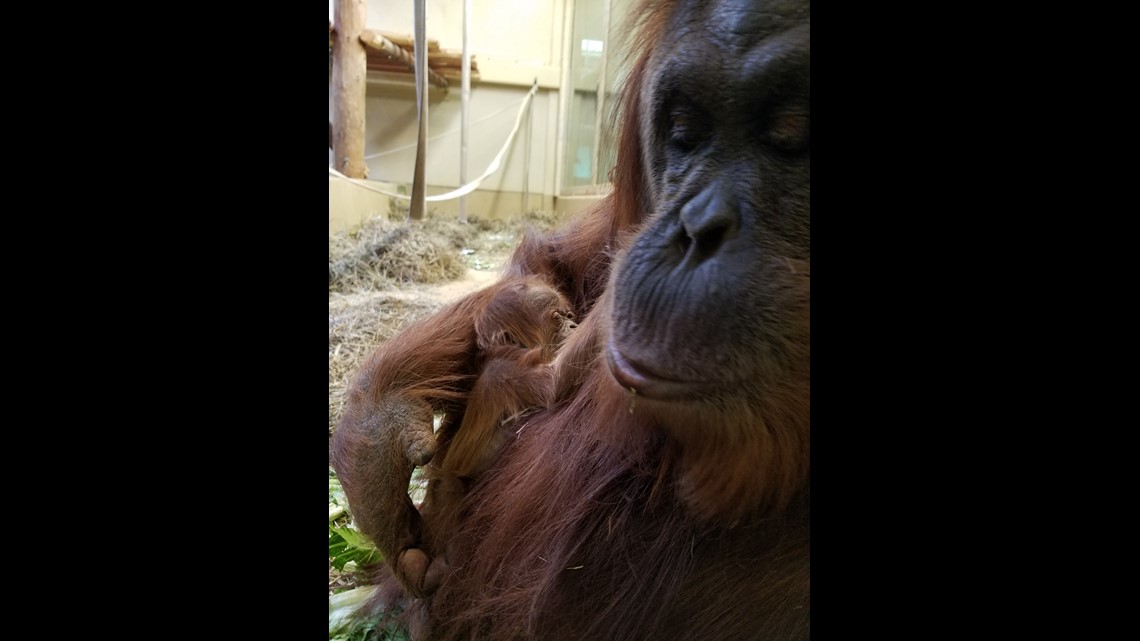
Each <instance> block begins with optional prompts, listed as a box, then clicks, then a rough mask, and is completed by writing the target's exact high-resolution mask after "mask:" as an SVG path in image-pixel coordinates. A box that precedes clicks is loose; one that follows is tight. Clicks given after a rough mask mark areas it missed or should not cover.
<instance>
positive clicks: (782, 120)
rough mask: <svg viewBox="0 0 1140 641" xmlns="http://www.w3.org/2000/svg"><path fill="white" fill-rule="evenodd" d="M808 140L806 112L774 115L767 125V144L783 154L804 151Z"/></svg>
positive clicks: (809, 123) (808, 127)
mask: <svg viewBox="0 0 1140 641" xmlns="http://www.w3.org/2000/svg"><path fill="white" fill-rule="evenodd" d="M810 140H811V120H810V117H809V116H808V113H807V112H806V111H788V112H783V113H779V114H776V116H775V117H773V118H772V120H771V122H770V123H769V124H768V142H769V143H770V144H771V145H772V146H773V147H775V148H776V149H777V150H779V151H782V152H784V153H788V154H793V153H799V152H802V151H806V150H807V147H808V144H809V142H810Z"/></svg>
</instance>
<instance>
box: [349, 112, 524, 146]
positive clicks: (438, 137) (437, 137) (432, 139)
mask: <svg viewBox="0 0 1140 641" xmlns="http://www.w3.org/2000/svg"><path fill="white" fill-rule="evenodd" d="M525 101H526V96H523V97H522V98H521V99H519V100H517V101H515V102H512V103H511V104H509V105H507V106H506V107H503V108H502V109H497V110H495V111H492V112H491V113H489V114H487V115H486V116H483V117H482V118H480V119H478V120H472V121H471V124H473V125H477V124H479V123H481V122H487V121H488V120H490V119H492V118H494V117H495V116H497V115H499V114H501V113H503V112H505V111H509V110H511V109H512V108H513V107H516V106H518V105H521V104H522V103H523V102H525ZM457 133H459V129H452V130H451V131H445V132H443V133H441V134H436V135H434V136H431V137H430V138H428V142H435V141H437V140H441V139H443V138H446V137H448V136H452V135H454V134H457ZM415 148H416V143H414V142H413V143H411V144H410V145H404V146H403V147H393V148H391V149H387V150H385V151H378V152H376V153H374V154H368V155H367V156H365V157H364V159H365V160H373V159H375V158H379V157H380V156H390V155H392V154H397V153H400V152H401V151H407V150H409V149H415Z"/></svg>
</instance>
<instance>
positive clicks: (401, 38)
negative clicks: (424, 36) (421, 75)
mask: <svg viewBox="0 0 1140 641" xmlns="http://www.w3.org/2000/svg"><path fill="white" fill-rule="evenodd" d="M376 33H379V34H380V35H382V36H384V37H385V38H387V39H388V40H390V41H392V43H393V44H395V45H397V46H399V47H401V48H403V49H406V50H407V51H411V50H412V48H413V47H414V46H415V38H414V37H413V36H412V34H410V33H396V32H394V31H377V32H376ZM433 51H439V40H436V39H435V38H428V53H429V54H430V53H431V52H433Z"/></svg>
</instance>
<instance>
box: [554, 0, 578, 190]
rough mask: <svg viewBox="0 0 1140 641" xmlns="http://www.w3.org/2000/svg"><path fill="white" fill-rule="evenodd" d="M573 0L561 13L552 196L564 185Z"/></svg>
mask: <svg viewBox="0 0 1140 641" xmlns="http://www.w3.org/2000/svg"><path fill="white" fill-rule="evenodd" d="M573 41H574V0H566V8H565V10H564V11H563V12H562V74H561V77H560V78H561V79H560V82H559V84H558V142H557V144H556V145H555V147H556V149H555V152H554V183H555V184H554V196H555V197H556V198H557V197H558V196H561V195H562V193H563V190H564V188H565V185H566V178H565V176H563V174H564V173H566V154H567V153H568V151H567V149H566V148H567V146H568V144H567V142H566V139H567V137H568V136H569V134H568V132H567V129H568V127H569V121H570V102H571V98H572V97H573V96H574V87H573V86H572V82H573V81H572V79H571V76H570V67H571V66H572V65H573V60H574V49H573Z"/></svg>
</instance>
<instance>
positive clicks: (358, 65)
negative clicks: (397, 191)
mask: <svg viewBox="0 0 1140 641" xmlns="http://www.w3.org/2000/svg"><path fill="white" fill-rule="evenodd" d="M367 17H368V3H367V0H336V7H335V12H334V14H333V20H334V25H333V28H334V31H335V35H336V39H335V41H334V43H333V122H332V128H333V135H332V139H333V140H332V142H333V145H332V146H333V158H334V161H333V166H334V167H335V168H336V170H337V171H339V172H340V173H342V174H344V175H345V176H348V177H349V178H365V177H367V172H366V167H365V164H364V90H365V76H366V74H367V73H368V70H367V66H368V59H367V55H366V54H365V52H364V45H363V44H361V42H360V32H361V31H363V30H364V25H365V23H366V20H367Z"/></svg>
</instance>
